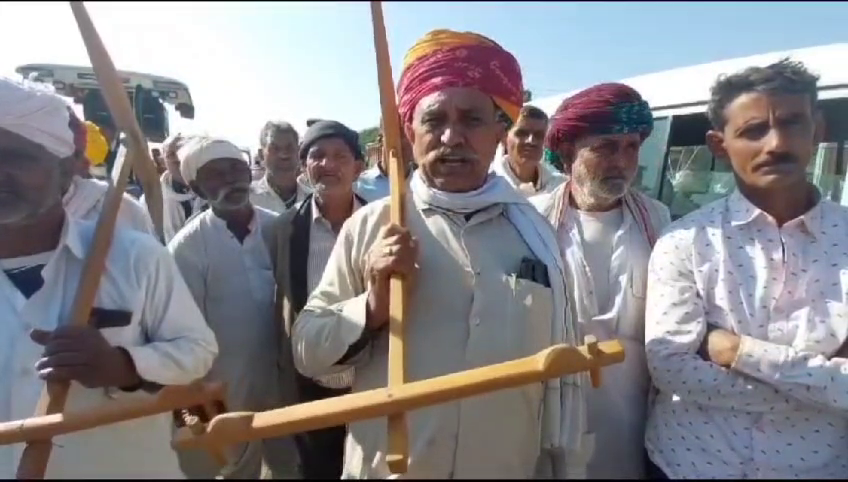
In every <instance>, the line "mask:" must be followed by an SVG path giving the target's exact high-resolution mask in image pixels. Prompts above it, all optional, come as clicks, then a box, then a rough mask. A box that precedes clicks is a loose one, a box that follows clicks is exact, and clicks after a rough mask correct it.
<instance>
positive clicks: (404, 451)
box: [371, 2, 409, 474]
mask: <svg viewBox="0 0 848 482" xmlns="http://www.w3.org/2000/svg"><path fill="white" fill-rule="evenodd" d="M371 22H372V23H373V26H374V50H375V52H376V54H377V80H378V82H379V85H380V107H381V110H382V112H383V146H384V151H383V152H384V153H385V156H386V160H387V161H388V164H389V166H388V167H389V186H390V200H389V203H390V205H389V213H390V219H391V222H392V223H394V224H397V225H399V226H404V224H405V223H404V221H405V220H404V212H403V209H404V206H403V204H404V203H403V198H404V191H405V187H406V179H405V173H406V168H405V166H406V161H407V159H404V158H403V149H402V148H401V146H402V144H401V137H400V136H401V133H400V125H399V123H398V118H399V117H398V107H397V100H396V99H395V89H394V80H393V79H392V63H391V59H390V58H389V44H388V40H387V38H386V25H385V22H384V21H383V7H382V6H381V2H371ZM390 283H391V284H390V285H389V300H390V301H389V368H388V372H389V380H388V382H389V383H388V385H389V388H396V387H399V386H401V385H403V384H404V383H405V382H406V355H405V350H404V317H405V313H406V295H407V292H406V286H405V285H406V283H405V281H404V279H403V278H401V277H398V276H393V277H392V279H391V281H390ZM388 429H389V433H388V452H387V454H386V462H387V464H388V466H389V470H390V471H391V472H392V473H395V474H402V473H405V472H406V470H407V463H408V459H409V428H408V427H407V425H406V417H404V415H403V413H396V414H391V415H390V416H389V418H388Z"/></svg>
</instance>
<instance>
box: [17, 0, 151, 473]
mask: <svg viewBox="0 0 848 482" xmlns="http://www.w3.org/2000/svg"><path fill="white" fill-rule="evenodd" d="M71 9H72V10H73V13H74V17H76V19H77V24H78V25H79V28H80V33H81V34H82V36H83V40H84V41H85V43H86V48H87V49H88V51H89V57H91V60H92V66H93V68H94V71H95V74H97V79H98V83H99V84H100V86H101V89H102V90H103V92H104V94H106V95H105V96H104V98H105V99H106V102H107V105H108V107H109V109H110V112H112V115H113V117H114V118H115V121H116V123H118V126H119V127H120V128H121V129H124V130H126V132H127V133H128V135H129V138H130V142H131V144H130V145H131V147H133V150H132V151H130V152H129V153H128V155H131V156H132V159H133V160H138V159H141V160H143V157H142V156H146V157H147V159H149V153H147V147H146V143H145V142H144V137H143V136H140V133H141V129H139V127H138V125H137V124H136V123H135V117H134V116H132V109H130V107H129V100H128V99H127V97H126V94H123V95H122V96H119V95H116V92H115V90H116V87H118V88H119V89H120V91H121V93H123V92H124V90H123V87H121V83H120V81H119V79H118V76H117V73H116V72H115V67H114V66H113V65H112V62H111V60H110V59H109V55H108V54H107V53H106V49H105V48H104V47H103V44H102V42H101V41H100V38H99V36H98V35H97V32H96V31H95V30H94V25H93V24H92V23H91V19H90V18H89V17H88V14H87V13H86V11H85V7H83V5H82V4H81V3H80V2H71ZM116 98H120V99H121V100H123V102H124V105H123V106H122V105H121V103H120V101H116ZM116 102H117V103H116ZM121 107H123V109H121ZM127 113H129V118H131V119H132V122H128V119H127ZM133 126H134V127H135V129H133V128H132V127H133ZM139 137H140V138H141V141H140V142H139V139H138V138H139ZM139 148H141V149H139ZM150 163H151V165H152V163H153V161H152V160H151V161H150ZM132 164H137V165H139V166H140V165H142V164H143V162H140V161H137V162H134V163H129V162H128V163H125V164H124V165H123V166H122V167H121V170H120V174H119V176H118V179H117V182H116V183H114V184H113V185H110V186H109V190H108V191H107V192H106V198H105V200H104V203H103V208H102V210H101V214H100V217H99V219H98V220H97V226H96V228H95V232H94V239H93V241H92V243H91V246H90V247H89V251H88V253H87V255H86V258H85V263H84V265H83V269H82V275H81V279H80V282H79V286H78V288H77V292H76V296H75V298H74V303H73V307H72V309H71V316H70V321H69V324H70V325H73V326H84V325H86V324H87V323H88V319H89V315H90V313H91V307H92V305H93V304H94V299H95V297H96V295H97V290H98V288H99V286H100V277H101V275H102V273H103V269H104V267H105V265H106V256H107V255H108V253H109V249H110V247H111V245H112V236H113V233H114V230H115V223H116V221H117V217H118V209H119V208H120V206H121V201H122V200H123V194H124V191H126V187H127V182H128V180H129V174H130V167H131V166H132ZM156 187H157V188H158V187H160V186H159V183H158V181H157V182H156ZM159 200H160V206H159V210H158V213H159V219H160V228H161V217H162V208H161V190H160V194H159ZM160 230H161V229H160ZM69 390H70V384H68V383H47V384H46V387H45V389H44V391H43V392H42V393H41V397H40V399H39V401H38V404H37V406H36V409H35V417H40V416H43V415H52V414H57V413H62V411H63V410H64V408H65V403H66V402H67V400H68V392H69ZM52 450H53V444H52V442H51V441H50V440H49V439H47V440H39V441H31V442H29V443H27V445H26V447H24V450H23V453H22V454H21V458H20V461H19V462H18V470H17V478H19V479H22V478H23V479H43V478H44V475H45V473H46V471H47V465H48V463H49V461H50V453H51V452H52Z"/></svg>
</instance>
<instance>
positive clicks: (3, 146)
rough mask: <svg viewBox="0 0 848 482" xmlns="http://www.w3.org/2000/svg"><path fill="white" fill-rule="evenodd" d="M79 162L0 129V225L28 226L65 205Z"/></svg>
mask: <svg viewBox="0 0 848 482" xmlns="http://www.w3.org/2000/svg"><path fill="white" fill-rule="evenodd" d="M75 162H76V161H75V159H74V158H73V157H69V158H67V159H59V158H58V157H56V156H55V155H54V154H52V153H51V152H49V151H47V150H46V149H45V148H44V147H42V146H41V145H39V144H36V143H34V142H32V141H30V140H28V139H25V138H24V137H21V136H19V135H17V134H15V133H13V132H9V131H6V130H3V129H0V224H2V225H12V224H24V223H28V222H32V221H34V220H35V219H36V218H37V217H38V216H39V215H40V214H41V213H43V212H44V211H46V210H47V209H49V208H51V207H53V206H55V205H56V203H60V202H62V196H63V194H64V192H65V191H66V190H67V188H68V186H69V184H70V180H71V177H72V176H73V173H74V168H75Z"/></svg>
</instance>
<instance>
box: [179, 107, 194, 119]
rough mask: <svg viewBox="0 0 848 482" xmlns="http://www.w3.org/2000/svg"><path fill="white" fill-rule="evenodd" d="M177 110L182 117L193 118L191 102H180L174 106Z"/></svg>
mask: <svg viewBox="0 0 848 482" xmlns="http://www.w3.org/2000/svg"><path fill="white" fill-rule="evenodd" d="M176 109H177V112H179V113H180V117H182V118H183V119H194V106H193V105H191V104H186V103H180V104H177V106H176Z"/></svg>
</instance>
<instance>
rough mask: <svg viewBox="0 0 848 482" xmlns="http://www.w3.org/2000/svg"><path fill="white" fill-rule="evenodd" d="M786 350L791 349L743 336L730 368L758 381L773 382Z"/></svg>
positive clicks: (785, 355) (785, 357) (786, 356)
mask: <svg viewBox="0 0 848 482" xmlns="http://www.w3.org/2000/svg"><path fill="white" fill-rule="evenodd" d="M788 350H791V348H789V347H787V346H781V345H775V344H774V343H769V342H767V341H763V340H758V339H756V338H752V337H750V336H747V335H743V336H742V337H740V340H739V349H738V350H737V351H736V359H735V360H733V365H732V368H733V369H735V370H737V371H739V372H741V373H744V374H745V375H748V376H751V377H754V378H757V379H760V380H775V379H777V377H778V376H779V375H780V371H781V370H780V368H781V366H782V365H783V363H784V361H785V360H786V359H787V358H788V355H787V351H788Z"/></svg>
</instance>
